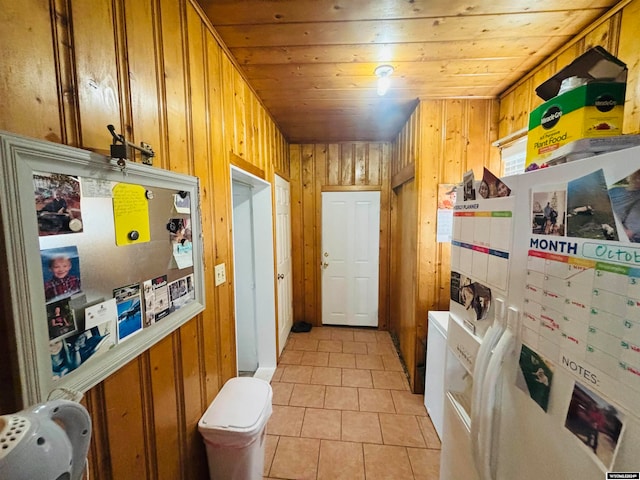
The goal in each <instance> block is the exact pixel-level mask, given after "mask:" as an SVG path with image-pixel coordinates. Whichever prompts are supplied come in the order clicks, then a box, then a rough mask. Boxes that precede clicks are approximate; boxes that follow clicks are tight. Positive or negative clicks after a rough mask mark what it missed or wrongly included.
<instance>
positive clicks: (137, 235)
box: [128, 230, 140, 241]
mask: <svg viewBox="0 0 640 480" xmlns="http://www.w3.org/2000/svg"><path fill="white" fill-rule="evenodd" d="M128 237H129V240H134V241H135V240H138V238H140V233H139V232H138V231H137V230H131V231H130V232H129V235H128Z"/></svg>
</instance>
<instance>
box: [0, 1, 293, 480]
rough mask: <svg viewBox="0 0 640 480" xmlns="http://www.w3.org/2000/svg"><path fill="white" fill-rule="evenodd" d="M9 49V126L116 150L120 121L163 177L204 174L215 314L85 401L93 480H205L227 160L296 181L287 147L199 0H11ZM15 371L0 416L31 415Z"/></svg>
mask: <svg viewBox="0 0 640 480" xmlns="http://www.w3.org/2000/svg"><path fill="white" fill-rule="evenodd" d="M0 40H1V41H0V44H2V45H3V53H2V56H0V78H1V80H0V97H1V98H2V99H3V100H2V112H1V114H0V129H2V130H7V131H11V132H15V133H18V134H22V135H26V136H30V137H35V138H39V139H46V140H50V141H53V142H58V143H63V144H68V145H73V146H77V147H80V148H85V149H89V150H93V151H98V152H101V153H108V151H109V144H110V143H111V136H110V134H109V132H108V130H107V128H106V126H107V125H108V124H113V125H115V127H116V130H117V131H118V132H121V133H123V134H124V135H125V137H126V138H127V140H129V141H131V142H133V143H139V142H140V141H145V142H147V143H149V144H150V145H151V146H152V147H153V149H154V151H155V152H156V157H155V159H154V161H155V166H156V168H165V169H169V170H173V171H177V172H181V173H187V174H192V175H197V176H198V177H199V178H200V188H201V211H202V221H203V231H204V247H205V248H204V263H205V275H206V278H207V282H206V292H205V293H206V310H205V311H204V312H203V313H202V314H200V315H198V316H197V317H196V318H194V319H193V320H191V321H189V322H188V323H186V324H185V325H184V326H182V327H181V328H180V329H179V330H177V331H176V332H174V333H173V334H171V335H170V336H168V337H166V338H165V339H163V340H162V341H160V342H159V343H158V344H156V345H155V346H153V347H152V348H151V349H149V350H148V351H146V352H144V353H143V354H141V355H140V356H139V357H137V358H136V359H134V360H133V361H131V362H130V363H128V364H127V365H125V366H124V367H123V368H121V369H120V370H119V371H118V372H117V373H115V374H114V375H112V376H110V377H109V378H107V379H106V380H105V381H103V382H102V383H100V384H98V385H97V386H96V387H95V388H93V389H91V390H90V391H89V392H87V394H86V396H85V400H84V401H85V403H86V405H87V407H88V409H89V412H90V414H91V417H92V420H93V425H94V432H93V439H92V445H91V451H90V458H89V459H90V471H91V478H92V479H97V480H100V479H112V478H113V479H128V478H137V479H145V478H146V479H150V480H157V479H167V480H175V479H178V478H184V479H187V478H188V479H204V478H208V477H207V466H206V456H205V451H204V446H203V443H202V440H201V438H200V436H199V433H198V431H197V422H198V420H199V418H200V416H201V415H202V413H203V412H204V410H205V408H206V407H207V406H208V404H209V403H210V401H211V400H212V399H213V397H214V396H215V395H216V393H217V392H218V391H219V389H220V387H221V386H222V384H223V383H224V382H225V381H226V380H227V379H228V378H230V377H232V376H235V375H236V359H235V326H234V292H233V255H232V249H233V245H232V237H231V208H232V207H231V205H232V204H231V191H230V190H231V187H230V163H231V158H241V159H242V160H243V162H244V164H245V165H248V166H252V168H255V169H258V170H260V171H262V172H263V173H264V178H266V179H267V180H268V181H273V175H274V173H275V172H277V173H279V174H281V175H283V176H285V177H288V176H289V165H288V154H289V152H288V145H287V142H286V141H285V139H284V138H283V136H282V135H281V133H280V132H279V130H278V129H277V127H276V125H275V124H274V122H273V121H272V120H271V118H270V117H269V116H268V114H267V113H266V111H265V109H264V108H263V107H262V105H261V104H260V102H259V101H258V99H257V97H256V96H255V94H254V93H253V91H252V90H251V89H250V88H249V87H248V86H247V84H246V82H245V81H244V80H243V77H242V76H241V75H240V73H239V70H238V69H237V68H236V66H235V65H234V64H233V63H232V61H231V60H230V59H229V56H228V55H227V53H226V50H225V48H224V47H223V46H221V45H220V43H219V41H218V39H217V36H216V34H215V32H214V31H213V30H212V28H211V27H210V25H209V24H208V22H207V21H206V20H204V16H203V15H202V12H201V11H200V10H199V9H198V7H197V6H195V5H194V4H193V3H192V2H191V1H190V0H178V1H175V0H50V1H49V2H43V1H41V0H25V1H22V2H11V1H8V0H3V1H2V8H1V9H0ZM0 243H1V242H0ZM3 251H4V250H3ZM222 262H224V263H225V264H226V266H227V279H228V281H227V283H225V284H223V285H221V286H219V287H214V282H213V267H214V265H215V264H218V263H222ZM2 264H3V261H0V266H1V265H2ZM2 287H3V288H2V289H1V292H6V291H7V290H6V285H2ZM5 303H6V298H4V299H3V304H5ZM9 318H10V317H9V316H8V315H3V316H2V319H1V320H0V322H1V323H0V325H1V326H2V331H3V332H9V333H10V331H11V324H10V322H9ZM1 338H2V339H1V340H0V342H3V343H2V344H0V347H1V348H2V351H3V352H5V355H7V353H6V352H12V351H13V348H12V346H11V341H9V340H8V338H9V337H7V336H6V335H2V336H1ZM9 354H10V353H9ZM7 365H11V359H8V361H7V363H5V369H3V373H2V375H0V391H2V395H1V396H2V402H1V403H0V408H1V411H0V413H9V412H12V411H15V410H18V409H20V408H22V407H23V406H22V405H20V404H19V394H18V393H19V392H18V385H19V379H18V378H17V373H16V371H15V368H14V369H13V370H11V369H7Z"/></svg>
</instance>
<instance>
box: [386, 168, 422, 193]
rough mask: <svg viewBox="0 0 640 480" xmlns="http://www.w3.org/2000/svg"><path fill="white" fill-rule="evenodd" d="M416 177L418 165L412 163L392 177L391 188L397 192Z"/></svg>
mask: <svg viewBox="0 0 640 480" xmlns="http://www.w3.org/2000/svg"><path fill="white" fill-rule="evenodd" d="M415 176H416V164H415V162H414V163H411V164H409V165H407V166H405V167H404V168H403V169H402V170H400V171H399V172H398V173H396V174H395V175H394V176H393V177H391V188H392V189H393V190H395V189H396V188H398V187H399V186H401V185H403V184H405V183H407V182H408V181H409V180H412V179H414V178H415Z"/></svg>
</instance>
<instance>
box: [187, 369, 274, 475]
mask: <svg viewBox="0 0 640 480" xmlns="http://www.w3.org/2000/svg"><path fill="white" fill-rule="evenodd" d="M272 398H273V391H272V390H271V385H269V382H265V381H264V380H260V379H259V378H251V377H236V378H231V379H229V380H228V381H227V383H225V384H224V386H223V387H222V389H221V390H220V392H218V395H217V396H216V398H214V399H213V402H211V405H209V408H208V409H207V411H206V412H205V413H204V415H203V416H202V418H201V419H200V421H199V422H198V430H199V431H200V434H201V435H202V437H203V438H204V442H205V445H206V447H207V460H208V463H209V478H210V479H211V480H254V479H262V470H263V468H264V442H265V435H266V426H267V421H268V420H269V417H270V416H271V400H272Z"/></svg>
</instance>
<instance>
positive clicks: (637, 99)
mask: <svg viewBox="0 0 640 480" xmlns="http://www.w3.org/2000/svg"><path fill="white" fill-rule="evenodd" d="M639 18H640V0H627V1H623V2H621V3H620V4H619V5H618V6H617V7H616V8H615V9H613V10H611V11H610V12H609V13H608V14H607V15H605V16H604V17H602V18H600V19H599V20H598V21H597V22H595V23H594V24H593V25H591V26H590V27H589V28H587V29H585V31H584V32H582V33H581V34H580V35H578V36H577V37H576V38H575V39H574V40H573V41H571V42H570V43H569V44H567V45H566V46H565V47H564V48H563V49H562V50H560V51H559V52H558V53H557V54H556V55H554V56H552V57H551V58H549V59H548V60H546V61H545V62H544V63H542V64H541V65H540V66H538V67H537V68H536V69H535V70H533V71H532V72H531V73H530V74H528V75H527V76H525V77H523V79H522V80H520V81H519V82H518V83H517V84H516V85H514V86H513V87H512V88H510V89H509V90H507V91H506V92H505V93H504V94H503V95H501V97H500V124H499V137H500V138H502V137H505V136H507V135H509V134H510V133H513V132H516V131H518V130H520V129H523V128H527V126H528V123H529V113H530V112H531V110H533V109H534V108H536V107H537V106H538V105H540V104H541V103H542V102H543V100H542V99H541V98H539V97H538V96H537V95H536V93H535V89H536V87H537V86H538V85H540V84H541V83H542V82H544V81H545V80H546V79H548V78H549V77H551V76H553V75H554V74H555V73H556V72H558V71H559V70H560V69H562V68H563V67H565V66H566V65H568V64H569V63H571V62H572V61H573V60H574V59H575V58H577V57H578V56H580V55H582V54H583V53H584V52H585V51H587V50H588V49H589V48H591V47H593V46H596V45H600V46H602V47H604V48H605V49H606V50H608V51H609V52H611V53H612V54H613V55H615V56H617V57H618V58H619V59H620V60H622V61H623V62H625V63H626V64H627V67H628V68H629V75H628V78H627V94H626V101H625V112H624V124H623V128H622V130H623V133H640V36H639V35H638V26H639V20H638V19H639Z"/></svg>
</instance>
